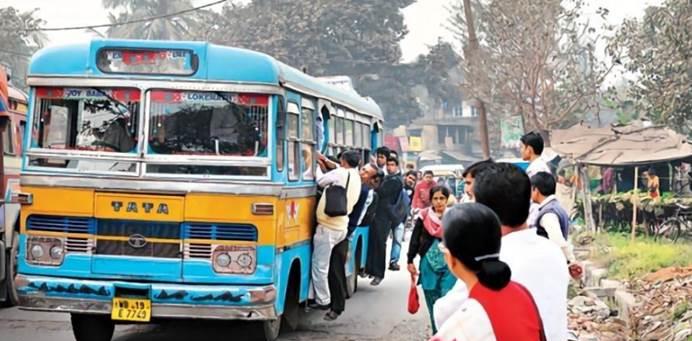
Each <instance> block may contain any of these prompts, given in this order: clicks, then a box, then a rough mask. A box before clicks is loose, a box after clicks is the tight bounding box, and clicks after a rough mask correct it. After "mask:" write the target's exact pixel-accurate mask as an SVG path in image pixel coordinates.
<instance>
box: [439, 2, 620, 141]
mask: <svg viewBox="0 0 692 341" xmlns="http://www.w3.org/2000/svg"><path fill="white" fill-rule="evenodd" d="M472 6H473V12H474V13H476V14H477V16H476V17H475V19H474V20H475V21H476V26H477V27H478V40H479V45H480V46H479V47H480V49H479V51H478V52H477V53H478V59H479V60H480V63H477V65H475V66H476V69H475V70H473V68H470V67H469V65H470V64H469V63H465V64H464V74H466V75H467V77H466V82H465V83H464V86H463V89H464V91H465V93H467V95H469V96H471V97H475V98H479V99H481V100H482V101H483V102H485V103H486V104H487V105H488V109H489V111H490V112H491V113H492V115H494V117H493V119H492V120H491V121H495V122H497V121H499V120H500V119H501V118H502V116H503V115H521V116H522V118H523V121H524V124H525V129H527V130H528V129H538V130H541V131H547V130H550V129H553V128H559V127H564V126H567V125H570V124H572V123H575V122H577V121H578V120H579V119H580V117H581V116H582V115H583V114H584V113H586V112H588V111H589V110H591V109H592V108H593V107H594V106H595V105H596V103H597V101H598V98H599V97H600V95H601V93H600V92H601V91H600V86H601V84H602V82H603V80H604V79H605V76H606V75H607V74H608V73H609V72H610V70H611V69H612V66H610V67H607V66H606V64H605V63H603V62H599V61H598V60H597V59H596V57H595V53H594V49H595V46H596V42H597V41H598V39H600V37H598V36H594V34H595V32H596V30H595V28H594V27H593V26H592V25H591V24H590V23H589V22H588V21H584V20H580V19H579V18H580V15H581V11H582V7H583V0H563V1H553V0H480V1H476V2H474V3H473V5H472ZM451 10H452V11H453V16H452V18H451V19H450V29H451V30H452V32H453V33H454V34H455V35H456V37H457V39H458V40H459V41H460V42H461V43H462V45H463V46H464V47H468V46H469V45H470V41H469V39H468V33H467V28H466V26H467V24H466V21H467V19H466V16H465V14H464V6H463V4H461V3H457V4H456V5H453V6H452V8H451ZM607 12H608V11H607V9H603V8H601V9H599V13H600V14H601V15H602V16H605V15H606V14H607ZM604 28H607V27H604Z"/></svg>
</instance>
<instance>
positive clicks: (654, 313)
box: [568, 267, 692, 341]
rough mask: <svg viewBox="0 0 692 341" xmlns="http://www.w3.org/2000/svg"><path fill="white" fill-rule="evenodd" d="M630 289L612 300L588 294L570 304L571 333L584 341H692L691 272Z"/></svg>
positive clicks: (663, 275)
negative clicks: (574, 333) (573, 332)
mask: <svg viewBox="0 0 692 341" xmlns="http://www.w3.org/2000/svg"><path fill="white" fill-rule="evenodd" d="M626 287H627V289H628V290H627V291H624V290H618V291H616V293H615V295H614V296H613V297H600V298H599V297H597V295H595V294H594V292H588V291H584V292H582V293H581V294H580V295H579V296H576V297H574V298H572V299H571V300H569V302H568V312H569V328H570V329H571V330H573V331H575V332H576V334H577V335H578V339H579V340H580V341H587V340H588V341H596V340H598V341H606V340H608V341H611V340H612V341H620V340H622V341H626V340H642V341H653V340H657V341H688V340H692V267H688V268H669V269H662V270H660V271H658V272H656V273H653V274H650V275H648V276H646V277H644V278H643V279H640V280H636V281H632V282H629V283H626ZM618 294H620V295H618ZM623 297H625V298H628V299H627V300H623ZM604 300H605V301H604ZM624 310H626V311H624Z"/></svg>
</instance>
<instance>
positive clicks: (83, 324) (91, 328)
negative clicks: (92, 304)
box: [71, 313, 115, 341]
mask: <svg viewBox="0 0 692 341" xmlns="http://www.w3.org/2000/svg"><path fill="white" fill-rule="evenodd" d="M71 315H72V316H71V320H72V332H73V333H74V338H75V340H76V341H110V340H111V339H112V338H113V332H114V331H115V323H113V321H112V320H111V319H110V316H107V315H88V314H75V313H73V314H71Z"/></svg>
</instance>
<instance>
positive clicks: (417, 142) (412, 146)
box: [408, 136, 423, 152]
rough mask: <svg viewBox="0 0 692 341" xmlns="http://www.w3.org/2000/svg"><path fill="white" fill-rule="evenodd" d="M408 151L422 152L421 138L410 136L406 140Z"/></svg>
mask: <svg viewBox="0 0 692 341" xmlns="http://www.w3.org/2000/svg"><path fill="white" fill-rule="evenodd" d="M408 151H410V152H422V151H423V138H421V137H420V136H410V137H409V138H408Z"/></svg>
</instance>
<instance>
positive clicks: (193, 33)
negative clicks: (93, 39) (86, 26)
mask: <svg viewBox="0 0 692 341" xmlns="http://www.w3.org/2000/svg"><path fill="white" fill-rule="evenodd" d="M103 7H105V8H106V9H108V10H110V12H109V13H108V17H109V20H110V22H111V23H117V22H125V21H130V20H135V19H143V18H150V17H155V16H160V15H164V14H169V13H177V12H180V11H184V10H187V9H190V8H193V7H194V6H193V4H192V1H191V0H103ZM206 12H207V11H199V12H195V13H183V14H180V15H175V16H170V17H165V18H159V19H156V20H152V21H144V22H139V23H133V24H128V25H119V26H113V27H110V28H108V31H107V32H106V34H107V35H108V37H110V38H129V39H161V40H191V39H194V38H198V37H200V36H199V35H200V34H201V33H202V32H201V30H200V28H201V25H200V23H199V21H198V19H200V18H203V16H204V15H208V13H206Z"/></svg>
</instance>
